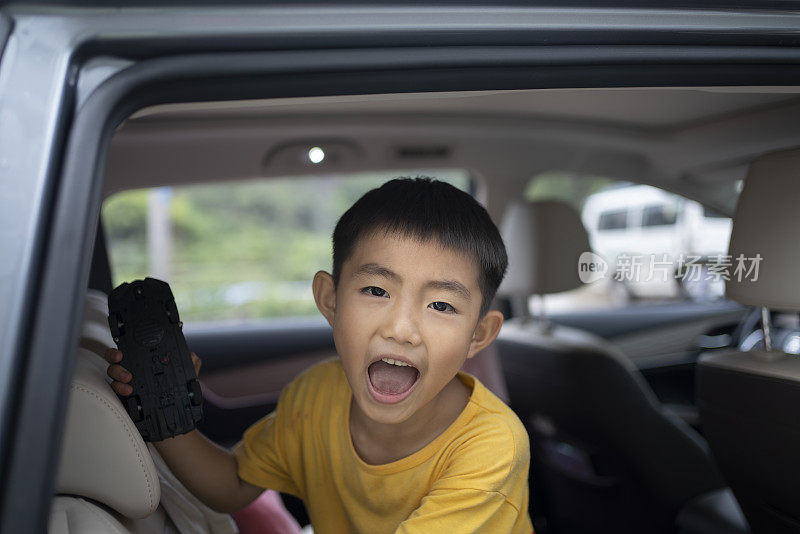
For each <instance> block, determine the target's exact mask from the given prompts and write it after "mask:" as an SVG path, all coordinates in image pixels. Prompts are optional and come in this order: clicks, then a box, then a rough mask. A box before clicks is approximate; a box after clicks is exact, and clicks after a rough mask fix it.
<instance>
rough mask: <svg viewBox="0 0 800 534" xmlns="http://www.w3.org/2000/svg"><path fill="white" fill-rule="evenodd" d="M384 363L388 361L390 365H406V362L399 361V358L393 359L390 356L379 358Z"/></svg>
mask: <svg viewBox="0 0 800 534" xmlns="http://www.w3.org/2000/svg"><path fill="white" fill-rule="evenodd" d="M381 360H383V361H384V362H386V363H390V364H392V365H399V366H400V367H408V364H407V363H405V362H401V361H400V360H393V359H391V358H381Z"/></svg>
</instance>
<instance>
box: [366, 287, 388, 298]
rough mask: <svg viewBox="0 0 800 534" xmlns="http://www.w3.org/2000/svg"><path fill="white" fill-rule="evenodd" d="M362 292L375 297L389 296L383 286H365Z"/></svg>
mask: <svg viewBox="0 0 800 534" xmlns="http://www.w3.org/2000/svg"><path fill="white" fill-rule="evenodd" d="M361 292H362V293H367V294H370V295H372V296H373V297H385V296H387V295H386V290H385V289H381V288H379V287H376V286H369V287H365V288H364V289H362V290H361Z"/></svg>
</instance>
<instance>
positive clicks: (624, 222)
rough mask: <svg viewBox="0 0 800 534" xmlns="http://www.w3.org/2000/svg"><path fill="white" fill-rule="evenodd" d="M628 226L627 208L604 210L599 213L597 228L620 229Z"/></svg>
mask: <svg viewBox="0 0 800 534" xmlns="http://www.w3.org/2000/svg"><path fill="white" fill-rule="evenodd" d="M627 226H628V210H615V211H606V212H603V213H601V214H600V218H599V219H598V223H597V228H598V229H599V230H621V229H623V228H626V227H627Z"/></svg>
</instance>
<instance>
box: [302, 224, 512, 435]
mask: <svg viewBox="0 0 800 534" xmlns="http://www.w3.org/2000/svg"><path fill="white" fill-rule="evenodd" d="M314 294H315V298H316V299H317V305H318V306H319V308H320V311H321V312H322V313H323V315H325V317H326V318H327V319H328V322H329V323H331V326H333V335H334V341H335V343H336V349H337V352H338V353H339V356H340V357H341V360H342V366H343V367H344V372H345V374H346V375H347V380H348V382H349V383H350V386H351V388H352V390H353V395H354V397H355V400H356V402H357V404H358V408H359V409H360V410H361V411H362V412H363V414H364V415H366V416H367V417H368V418H369V419H370V420H372V421H375V422H378V423H384V424H397V423H402V422H404V421H406V420H408V419H409V418H410V417H412V416H413V415H415V414H417V413H418V412H421V411H422V412H424V411H425V409H426V407H427V408H428V409H433V408H434V407H435V405H436V403H431V401H432V400H434V399H435V398H436V397H437V395H439V393H440V392H441V391H442V389H443V388H444V387H445V386H446V385H447V384H448V383H449V382H450V381H451V380H453V379H454V377H455V374H456V372H457V371H458V370H459V368H460V367H461V365H462V364H463V363H464V360H465V359H466V358H467V357H472V356H473V355H474V354H475V353H476V352H478V351H479V350H480V349H482V348H484V347H485V346H486V345H488V344H489V343H491V341H492V340H494V338H495V337H496V335H497V332H498V331H499V328H500V324H501V323H502V315H500V314H499V312H488V313H487V314H486V316H484V318H483V319H481V318H480V316H479V314H480V307H481V291H480V287H479V285H478V266H477V264H476V262H475V261H474V260H472V259H469V258H466V257H464V256H463V255H461V254H459V253H458V252H456V251H453V250H450V249H446V248H443V247H442V246H441V245H440V244H439V243H438V241H436V240H435V239H432V240H430V241H428V242H426V243H422V242H420V241H417V240H416V239H413V238H408V237H404V236H401V235H394V234H389V235H384V233H383V232H378V233H377V234H376V235H372V236H368V237H363V238H361V239H360V240H359V241H358V242H357V243H356V245H355V247H354V251H353V254H352V255H351V257H350V258H349V259H348V260H347V261H346V262H344V264H343V265H342V269H341V275H340V279H339V283H338V287H337V289H336V290H335V291H334V290H333V280H332V278H331V277H330V275H329V274H328V273H323V272H320V273H317V276H316V277H315V279H314ZM479 319H481V320H479ZM393 362H394V363H393ZM398 363H399V365H398Z"/></svg>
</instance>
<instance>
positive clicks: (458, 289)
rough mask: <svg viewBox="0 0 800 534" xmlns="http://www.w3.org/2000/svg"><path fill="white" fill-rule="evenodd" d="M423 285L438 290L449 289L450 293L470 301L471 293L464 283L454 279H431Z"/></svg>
mask: <svg viewBox="0 0 800 534" xmlns="http://www.w3.org/2000/svg"><path fill="white" fill-rule="evenodd" d="M425 287H430V288H433V289H438V290H440V291H450V292H452V293H456V294H457V295H458V296H459V297H461V298H463V299H464V300H466V301H468V302H471V301H472V295H471V294H470V292H469V289H467V287H466V286H465V285H464V284H462V283H461V282H457V281H456V280H431V281H430V282H428V283H427V284H425Z"/></svg>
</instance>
